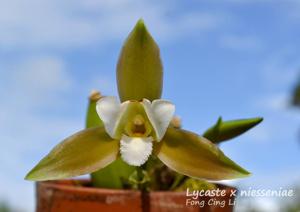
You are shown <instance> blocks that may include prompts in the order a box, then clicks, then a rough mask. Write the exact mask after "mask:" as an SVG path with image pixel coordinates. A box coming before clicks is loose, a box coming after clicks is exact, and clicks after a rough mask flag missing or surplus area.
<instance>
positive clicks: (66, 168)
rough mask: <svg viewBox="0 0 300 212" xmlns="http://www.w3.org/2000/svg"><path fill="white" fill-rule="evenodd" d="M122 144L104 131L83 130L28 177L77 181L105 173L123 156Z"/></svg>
mask: <svg viewBox="0 0 300 212" xmlns="http://www.w3.org/2000/svg"><path fill="white" fill-rule="evenodd" d="M119 148H120V147H119V141H117V140H113V139H112V138H110V137H109V135H108V134H107V133H106V132H105V130H104V128H103V127H94V128H89V129H86V130H82V131H80V132H78V133H76V134H74V135H72V136H70V137H68V138H66V139H65V140H63V141H62V142H61V143H60V144H58V145H57V146H56V147H54V149H53V150H52V151H51V152H50V153H49V154H48V155H47V156H46V157H44V158H43V159H42V160H41V161H40V162H39V163H38V164H37V165H36V166H35V167H34V168H33V169H32V170H31V171H30V172H29V173H28V174H27V176H26V177H25V179H27V180H34V181H43V180H55V179H63V178H69V177H75V176H79V175H83V174H88V173H91V172H94V171H96V170H98V169H101V168H103V167H105V166H107V165H108V164H110V163H111V162H112V161H114V160H115V159H116V158H117V157H118V154H119Z"/></svg>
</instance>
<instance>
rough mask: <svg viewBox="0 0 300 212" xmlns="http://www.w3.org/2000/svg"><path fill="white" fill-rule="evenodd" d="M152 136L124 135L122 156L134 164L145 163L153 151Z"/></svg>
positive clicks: (127, 161) (121, 149)
mask: <svg viewBox="0 0 300 212" xmlns="http://www.w3.org/2000/svg"><path fill="white" fill-rule="evenodd" d="M152 141H153V138H152V137H146V138H143V137H128V136H126V135H123V136H122V139H121V147H120V152H121V157H122V159H123V160H124V161H125V162H126V163H128V164H129V165H132V166H140V165H142V164H144V163H145V162H146V161H147V160H148V157H149V156H150V154H151V152H152Z"/></svg>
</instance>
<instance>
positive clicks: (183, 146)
mask: <svg viewBox="0 0 300 212" xmlns="http://www.w3.org/2000/svg"><path fill="white" fill-rule="evenodd" d="M162 73H163V72H162V64H161V60H160V56H159V48H158V46H157V45H156V43H155V41H154V40H153V38H152V37H151V35H150V34H149V33H148V31H147V29H146V27H145V25H144V23H143V22H142V21H139V22H138V23H137V25H136V27H135V28H134V30H133V31H132V32H131V34H130V35H129V37H128V38H127V40H126V42H125V45H124V46H123V49H122V51H121V55H120V59H119V62H118V67H117V82H118V91H119V96H120V100H121V102H119V101H118V100H117V98H115V97H102V98H100V100H98V102H97V104H96V108H95V109H96V111H97V113H98V115H99V118H100V119H101V120H102V122H103V124H104V126H99V127H92V128H88V129H85V130H82V131H80V132H78V133H76V134H74V135H72V136H70V137H68V138H66V139H65V140H63V141H62V142H61V143H60V144H58V145H57V146H56V147H55V148H54V149H53V150H52V151H51V152H50V153H49V154H48V155H47V156H46V157H45V158H43V159H42V160H41V161H40V162H39V163H38V164H37V165H36V167H34V168H33V169H32V170H31V171H30V172H29V173H28V175H27V176H26V179H28V180H35V181H41V180H53V179H61V178H68V177H73V176H78V175H83V174H88V173H92V172H95V171H97V170H100V169H102V168H104V167H106V166H107V165H109V164H111V163H112V162H113V161H115V160H116V159H118V158H121V159H122V160H123V161H125V162H126V163H128V164H129V165H132V166H141V165H143V164H144V163H146V162H147V160H148V158H149V156H150V155H153V156H154V157H157V158H159V159H160V160H161V161H162V162H163V163H164V164H165V165H167V166H168V167H169V168H171V169H173V170H175V171H177V172H179V173H181V174H184V175H187V176H190V177H194V178H204V179H210V180H223V179H233V178H238V177H245V176H247V175H249V172H248V171H246V170H245V169H243V168H242V167H240V166H239V165H237V164H236V163H234V162H233V161H232V160H230V159H229V158H228V157H227V156H225V154H224V153H223V152H222V151H221V150H220V149H219V148H218V147H217V145H215V144H213V143H212V142H210V141H209V140H207V139H206V138H204V137H201V136H199V135H197V134H195V133H192V132H189V131H186V130H183V129H180V128H176V127H172V125H171V124H170V122H171V120H172V118H173V116H174V112H175V106H174V105H173V104H172V103H171V102H169V101H166V100H163V99H161V93H162Z"/></svg>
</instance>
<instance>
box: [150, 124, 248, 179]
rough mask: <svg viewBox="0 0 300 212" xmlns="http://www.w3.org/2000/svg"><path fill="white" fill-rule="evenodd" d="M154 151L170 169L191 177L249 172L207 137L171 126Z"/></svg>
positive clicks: (214, 177)
mask: <svg viewBox="0 0 300 212" xmlns="http://www.w3.org/2000/svg"><path fill="white" fill-rule="evenodd" d="M154 154H156V155H157V157H158V158H159V159H160V160H161V161H162V162H163V163H164V164H166V165H167V166H168V167H169V168H171V169H173V170H175V171H177V172H179V173H180V174H183V175H187V176H189V177H194V178H200V179H208V180H225V179H234V178H241V177H246V176H248V175H249V174H250V173H249V172H248V171H246V170H245V169H243V168H242V167H240V166H239V165H237V164H236V163H235V162H233V161H232V160H230V159H229V158H228V157H227V156H226V155H225V154H224V153H223V152H222V151H221V150H220V149H219V148H218V147H217V146H216V145H215V144H213V143H212V142H210V141H209V140H207V139H206V138H203V137H201V136H199V135H196V134H194V133H191V132H189V131H185V130H181V129H176V128H172V127H169V128H168V130H167V132H166V134H165V136H164V138H163V140H162V141H160V142H159V143H157V144H156V145H155V150H154Z"/></svg>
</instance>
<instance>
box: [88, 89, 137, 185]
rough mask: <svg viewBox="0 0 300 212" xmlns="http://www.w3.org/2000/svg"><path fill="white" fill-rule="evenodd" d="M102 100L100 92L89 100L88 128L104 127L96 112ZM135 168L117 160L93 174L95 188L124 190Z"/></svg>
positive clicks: (95, 93) (93, 94)
mask: <svg viewBox="0 0 300 212" xmlns="http://www.w3.org/2000/svg"><path fill="white" fill-rule="evenodd" d="M100 98H101V95H100V93H99V92H95V91H94V92H93V93H92V94H91V95H90V98H89V105H88V110H87V117H86V128H90V127H96V126H103V122H102V121H101V119H100V118H99V116H98V114H97V111H96V103H97V101H98V100H99V99H100ZM134 170H135V168H134V167H133V166H130V165H128V164H127V163H125V162H124V161H123V160H122V159H121V158H117V159H116V160H115V161H114V162H112V163H111V164H109V165H108V166H106V167H104V168H102V169H100V170H98V171H96V172H93V173H91V179H92V184H93V186H94V187H101V188H115V189H122V188H123V184H124V181H126V180H127V179H128V178H129V176H130V175H131V174H132V173H133V171H134Z"/></svg>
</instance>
